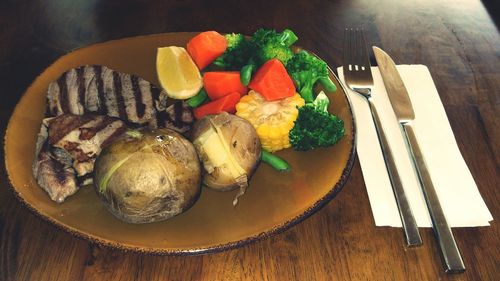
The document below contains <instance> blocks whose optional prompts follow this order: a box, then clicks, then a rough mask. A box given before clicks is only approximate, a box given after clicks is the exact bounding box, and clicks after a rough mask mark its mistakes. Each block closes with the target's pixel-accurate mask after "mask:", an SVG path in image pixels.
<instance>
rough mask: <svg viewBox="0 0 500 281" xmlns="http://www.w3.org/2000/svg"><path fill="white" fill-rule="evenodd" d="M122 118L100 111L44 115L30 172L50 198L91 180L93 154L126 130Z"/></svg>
mask: <svg viewBox="0 0 500 281" xmlns="http://www.w3.org/2000/svg"><path fill="white" fill-rule="evenodd" d="M126 128H127V127H126V125H125V122H123V121H122V120H120V119H118V118H113V117H108V116H104V115H95V114H85V115H73V114H63V115H59V116H57V117H54V118H47V119H44V121H43V123H42V128H41V130H40V134H39V136H38V141H37V148H36V158H35V162H34V163H33V173H34V175H35V177H36V179H37V182H38V184H39V185H40V186H41V187H42V188H43V189H44V190H45V191H46V192H47V193H48V194H49V196H50V197H51V199H52V200H54V201H57V202H63V201H64V199H65V198H66V197H67V196H69V195H71V194H73V193H75V192H76V191H77V190H78V187H79V186H81V185H84V184H90V183H92V177H91V176H89V175H91V173H92V171H93V169H94V162H95V159H96V157H97V156H98V155H99V153H100V152H101V151H102V149H103V148H104V147H105V146H106V145H108V144H109V143H111V142H112V141H113V140H114V139H116V138H117V137H118V136H119V135H121V134H122V133H123V132H124V131H125V130H126Z"/></svg>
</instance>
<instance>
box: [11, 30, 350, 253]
mask: <svg viewBox="0 0 500 281" xmlns="http://www.w3.org/2000/svg"><path fill="white" fill-rule="evenodd" d="M179 33H184V34H188V33H195V32H166V33H153V34H146V35H138V36H130V37H123V38H118V39H112V40H108V41H103V42H96V43H92V44H90V45H85V46H82V47H79V48H76V49H72V50H70V51H68V52H67V53H66V54H64V55H62V56H59V57H57V58H56V59H55V60H54V61H53V62H52V63H51V64H50V65H48V66H47V67H46V68H44V70H43V71H42V72H40V73H39V74H38V75H37V76H36V78H35V79H34V80H33V81H32V82H31V83H30V84H29V86H28V87H27V88H26V89H25V90H24V91H23V93H22V96H21V98H20V99H19V101H18V102H17V103H16V106H15V107H14V109H13V110H12V113H11V114H12V115H11V116H10V118H9V121H8V123H7V127H6V129H5V133H4V136H3V150H4V165H3V170H4V171H3V173H4V174H5V175H6V176H7V177H6V178H7V179H8V181H7V185H8V187H9V190H10V191H11V192H12V193H13V194H14V197H15V198H17V200H18V201H19V202H20V203H21V204H22V205H23V206H25V207H26V208H27V209H28V210H30V212H31V213H32V214H34V215H35V216H36V217H38V218H41V219H42V220H44V221H47V222H49V223H50V224H51V225H52V226H55V227H56V228H58V229H60V230H63V231H64V232H66V233H69V234H71V235H72V236H73V237H76V238H79V239H83V240H86V241H88V242H91V243H96V244H98V245H100V246H104V247H107V248H111V249H118V250H121V251H124V252H135V253H142V254H153V255H172V256H192V255H203V254H209V253H217V252H222V251H226V250H230V249H235V248H239V247H241V246H244V245H247V244H250V243H252V242H255V241H258V240H262V239H265V238H267V237H271V236H274V235H276V234H279V233H282V232H284V231H285V230H288V229H290V228H291V227H293V226H295V225H297V224H298V223H300V222H302V221H303V220H305V219H307V218H309V217H310V216H311V215H313V214H314V213H315V212H317V211H318V210H319V209H321V208H322V207H324V206H325V205H326V203H328V202H329V201H331V200H332V199H333V198H334V197H335V196H336V195H337V194H338V193H339V192H340V191H341V190H342V189H343V187H344V185H345V183H346V182H347V180H348V178H349V176H350V174H351V172H352V168H353V166H354V162H355V159H356V136H357V134H356V127H357V126H356V120H355V118H354V113H353V109H352V102H351V100H350V98H349V96H348V95H347V89H346V87H345V86H344V84H343V83H342V82H341V81H340V79H339V78H338V76H337V74H336V73H335V72H334V71H333V70H332V69H331V68H330V66H328V70H329V72H330V73H331V74H332V75H333V77H334V78H335V80H336V81H337V82H338V84H339V86H340V87H341V88H342V91H343V96H344V98H345V100H346V101H347V106H348V109H349V112H350V114H351V122H352V132H351V134H350V137H351V138H350V139H351V141H350V142H351V149H350V151H349V156H348V159H347V162H346V166H345V167H344V169H343V170H342V174H341V177H340V179H339V180H338V181H337V182H336V183H335V185H334V186H333V187H332V188H331V189H330V191H329V192H328V193H327V194H326V195H324V196H323V197H322V198H320V199H319V200H317V201H316V202H315V203H314V204H312V205H311V206H310V207H309V208H307V209H306V210H305V211H304V212H303V213H301V214H299V215H297V216H295V217H293V218H292V219H289V220H287V221H284V222H282V223H280V224H278V225H275V226H273V227H272V228H270V229H268V230H266V231H263V232H260V233H259V234H256V235H252V236H249V237H246V238H244V239H239V240H236V241H230V242H228V243H222V244H217V245H212V246H209V247H196V248H189V249H188V248H187V247H184V248H159V247H141V246H133V245H130V244H127V243H122V242H117V241H113V240H108V239H105V238H101V237H98V236H95V235H90V234H87V233H85V232H82V231H80V230H78V229H77V228H74V227H72V226H69V225H65V224H63V223H60V222H58V221H56V220H54V219H53V218H52V217H50V216H49V215H46V214H43V213H41V212H40V211H39V210H38V209H37V208H36V207H35V206H33V205H31V204H30V203H28V202H27V201H26V200H25V199H24V198H23V197H22V195H21V194H20V193H19V191H18V190H17V189H16V188H15V187H14V184H13V182H12V179H11V175H10V173H9V167H8V160H7V159H8V155H7V136H8V133H9V129H10V128H11V126H12V125H11V124H12V119H13V118H12V117H13V114H14V112H15V111H16V109H17V107H18V106H19V104H20V103H21V101H22V100H23V99H25V98H26V95H25V94H26V92H27V91H28V90H29V88H31V87H32V85H33V84H34V83H35V81H36V80H37V79H38V77H39V76H40V75H41V74H42V73H44V72H45V71H46V70H47V69H48V68H50V67H51V66H52V65H54V63H56V62H57V61H58V60H59V59H61V58H62V57H64V56H66V55H68V54H70V53H73V52H75V51H78V50H80V49H83V48H87V47H90V46H95V45H100V44H105V43H106V44H107V43H109V42H113V41H120V40H124V39H130V38H140V37H148V36H162V35H165V34H179Z"/></svg>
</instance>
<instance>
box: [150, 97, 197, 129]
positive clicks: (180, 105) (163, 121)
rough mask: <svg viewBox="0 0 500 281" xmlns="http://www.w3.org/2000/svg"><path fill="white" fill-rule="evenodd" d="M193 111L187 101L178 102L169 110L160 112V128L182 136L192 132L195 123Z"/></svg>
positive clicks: (158, 119) (158, 122)
mask: <svg viewBox="0 0 500 281" xmlns="http://www.w3.org/2000/svg"><path fill="white" fill-rule="evenodd" d="M194 121H195V120H194V115H193V110H192V109H191V107H190V106H189V105H187V103H186V102H185V101H182V100H178V101H176V102H174V103H173V104H171V105H170V106H169V107H167V109H165V110H162V111H159V112H158V118H157V122H156V123H157V124H158V127H160V128H161V127H165V128H170V129H173V130H174V131H177V132H179V133H181V134H184V133H186V132H188V131H189V130H191V127H192V126H193V123H194Z"/></svg>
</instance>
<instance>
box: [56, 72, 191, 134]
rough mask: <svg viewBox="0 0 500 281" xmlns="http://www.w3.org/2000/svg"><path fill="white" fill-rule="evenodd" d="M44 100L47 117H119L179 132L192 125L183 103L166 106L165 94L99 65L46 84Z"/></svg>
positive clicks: (144, 83) (156, 88) (142, 81)
mask: <svg viewBox="0 0 500 281" xmlns="http://www.w3.org/2000/svg"><path fill="white" fill-rule="evenodd" d="M47 97H48V107H49V111H50V116H58V115H62V114H66V113H72V114H78V115H85V114H88V113H93V112H95V113H99V114H102V115H107V116H112V117H119V118H120V119H122V120H123V121H125V122H126V123H127V124H134V126H144V125H146V126H148V127H149V128H151V129H156V128H161V127H168V128H171V129H174V130H176V131H178V132H181V133H182V132H185V131H187V130H189V129H190V126H191V125H192V123H193V122H192V121H193V117H192V112H191V110H190V109H189V107H188V106H187V105H186V104H185V103H182V102H180V103H179V102H175V103H174V104H173V105H170V106H169V107H167V96H166V93H165V92H164V91H163V90H161V89H160V88H158V87H156V86H155V85H153V84H151V83H150V82H148V81H146V80H144V79H142V78H140V77H138V76H135V75H131V74H125V73H120V72H117V71H114V70H112V69H110V68H107V67H105V66H101V65H90V66H89V65H85V66H79V67H77V68H73V69H70V70H68V71H66V72H65V73H63V74H62V75H61V77H59V78H58V79H57V80H56V81H55V82H53V83H51V84H50V85H49V89H48V93H47ZM165 111H166V112H165ZM85 133H87V132H84V134H83V136H82V137H83V138H86V136H85ZM88 137H90V136H88Z"/></svg>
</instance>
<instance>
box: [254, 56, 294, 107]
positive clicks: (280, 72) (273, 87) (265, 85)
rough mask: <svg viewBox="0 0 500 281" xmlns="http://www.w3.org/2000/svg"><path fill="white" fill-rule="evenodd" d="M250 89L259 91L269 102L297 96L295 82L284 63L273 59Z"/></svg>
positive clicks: (258, 72)
mask: <svg viewBox="0 0 500 281" xmlns="http://www.w3.org/2000/svg"><path fill="white" fill-rule="evenodd" d="M248 87H250V89H252V90H255V91H257V92H258V93H259V94H261V95H262V96H263V97H264V98H265V99H266V100H268V101H274V100H279V99H283V98H288V97H291V96H293V95H294V94H295V86H294V85H293V81H292V79H291V78H290V76H288V73H287V72H286V69H285V66H284V65H283V63H281V61H279V60H278V59H271V60H269V61H267V62H266V63H265V64H263V65H262V66H261V67H260V68H259V70H258V71H257V73H255V75H254V77H253V78H252V81H250V84H248Z"/></svg>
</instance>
